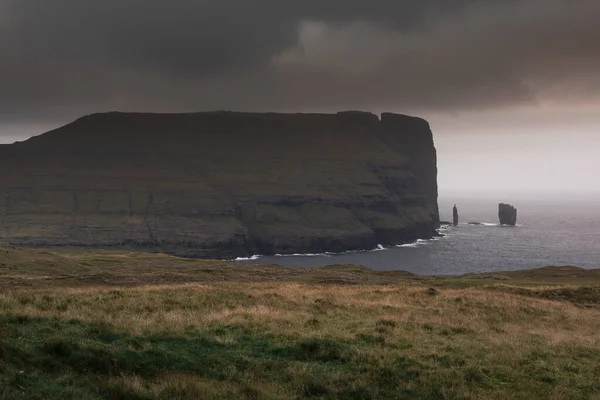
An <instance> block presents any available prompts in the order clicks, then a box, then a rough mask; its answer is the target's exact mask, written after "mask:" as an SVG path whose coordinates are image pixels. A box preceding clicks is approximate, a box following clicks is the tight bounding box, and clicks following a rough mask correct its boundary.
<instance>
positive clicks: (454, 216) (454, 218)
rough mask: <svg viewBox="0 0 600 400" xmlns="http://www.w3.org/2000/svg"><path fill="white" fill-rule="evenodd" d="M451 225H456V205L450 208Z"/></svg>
mask: <svg viewBox="0 0 600 400" xmlns="http://www.w3.org/2000/svg"><path fill="white" fill-rule="evenodd" d="M452 225H454V226H457V225H458V208H456V204H455V205H454V207H453V208H452Z"/></svg>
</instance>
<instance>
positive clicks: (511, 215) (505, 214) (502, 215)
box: [498, 203, 517, 226]
mask: <svg viewBox="0 0 600 400" xmlns="http://www.w3.org/2000/svg"><path fill="white" fill-rule="evenodd" d="M498 218H499V219H500V225H510V226H515V225H516V224H517V209H516V208H514V207H513V206H511V205H510V204H504V203H500V204H499V205H498Z"/></svg>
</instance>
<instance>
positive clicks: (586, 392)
mask: <svg viewBox="0 0 600 400" xmlns="http://www.w3.org/2000/svg"><path fill="white" fill-rule="evenodd" d="M3 254H4V256H5V259H4V260H1V259H0V261H2V262H3V263H4V264H6V265H7V266H9V267H11V268H12V269H9V270H8V271H4V273H3V274H0V398H2V399H84V400H85V399H302V398H314V399H598V398H600V396H598V394H599V393H600V334H599V332H600V308H599V306H600V289H599V286H598V285H597V282H596V281H595V280H594V279H595V276H596V275H595V274H596V273H597V271H596V272H594V271H581V270H575V269H568V268H562V269H561V268H555V269H546V270H537V271H525V272H518V273H507V275H508V276H507V277H506V278H510V279H509V280H502V281H497V280H495V279H487V278H486V277H485V276H468V277H463V278H435V279H434V278H426V277H417V276H413V275H412V274H407V273H392V274H385V273H374V272H372V271H368V270H365V269H362V268H356V267H332V268H326V269H321V270H310V271H304V272H300V271H290V270H287V269H282V268H277V267H273V266H261V267H239V266H234V265H229V264H227V263H218V262H214V263H211V262H201V261H187V260H179V259H174V258H167V257H164V256H151V255H133V254H121V253H101V254H100V255H99V254H96V253H89V254H79V255H77V254H72V255H69V257H68V258H65V259H58V258H56V255H54V254H51V253H44V252H41V253H35V252H31V253H30V252H28V251H23V250H16V249H15V250H14V252H13V250H11V251H10V252H8V251H7V252H6V253H3ZM19 257H20V258H19ZM62 261H64V262H62ZM11 263H12V264H11ZM240 268H241V269H240ZM532 277H535V280H533V281H532V280H531V278H532ZM482 278H483V279H482ZM186 281H187V282H189V283H186ZM119 282H120V284H119ZM561 282H567V284H565V283H561Z"/></svg>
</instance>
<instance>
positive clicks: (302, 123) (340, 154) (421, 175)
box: [0, 112, 439, 257]
mask: <svg viewBox="0 0 600 400" xmlns="http://www.w3.org/2000/svg"><path fill="white" fill-rule="evenodd" d="M436 177H437V167H436V152H435V148H434V145H433V138H432V134H431V131H430V129H429V125H428V124H427V122H426V121H424V120H422V119H418V118H413V117H407V116H402V115H395V114H383V115H382V117H381V119H379V118H378V117H377V116H375V115H373V114H369V113H361V112H345V113H338V114H246V113H231V112H214V113H195V114H129V113H107V114H95V115H90V116H86V117H83V118H81V119H79V120H77V121H75V122H73V123H71V124H69V125H66V126H64V127H62V128H59V129H56V130H54V131H51V132H48V133H46V134H43V135H41V136H38V137H34V138H32V139H29V140H27V141H25V142H22V143H16V144H13V145H5V146H0V241H5V242H9V243H12V244H16V245H26V246H94V247H109V246H113V247H142V248H147V249H153V250H157V251H164V252H168V253H173V254H178V255H185V256H197V257H233V256H239V255H250V254H257V253H260V254H274V253H297V252H324V251H332V252H339V251H345V250H355V249H368V248H373V247H375V246H376V245H377V244H396V243H403V242H406V241H410V240H414V239H417V238H429V237H431V236H432V235H433V234H434V232H435V228H436V227H437V224H438V222H439V217H438V209H437V182H436Z"/></svg>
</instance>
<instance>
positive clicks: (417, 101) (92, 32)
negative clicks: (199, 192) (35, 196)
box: [0, 0, 600, 196]
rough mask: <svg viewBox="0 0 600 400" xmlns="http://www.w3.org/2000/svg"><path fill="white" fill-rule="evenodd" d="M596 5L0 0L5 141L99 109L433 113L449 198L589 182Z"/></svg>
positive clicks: (503, 0) (579, 1)
mask: <svg viewBox="0 0 600 400" xmlns="http://www.w3.org/2000/svg"><path fill="white" fill-rule="evenodd" d="M598 21H600V1H598V0H452V1H448V0H371V1H364V0H345V1H341V0H303V1H295V0H253V1H248V0H169V1H166V0H163V1H159V0H128V1H122V0H86V1H81V0H53V1H48V0H0V143H10V142H13V141H15V140H22V139H24V138H26V137H29V136H32V135H36V134H40V133H42V132H44V131H47V130H50V129H52V128H55V127H57V126H60V125H63V124H65V123H68V122H70V121H72V120H73V119H75V118H78V117H80V116H81V115H84V114H89V113H93V112H104V111H112V110H119V111H153V112H187V111H205V110H221V109H227V110H238V111H282V112H333V111H339V110H348V109H361V110H366V111H373V112H377V113H380V112H384V111H391V112H398V113H405V114H411V115H417V116H421V117H424V118H426V119H427V120H428V121H429V122H430V123H431V126H432V129H433V131H434V135H435V141H436V146H437V148H438V153H439V165H438V166H439V171H440V172H439V186H440V192H441V193H442V194H456V193H488V194H489V193H492V194H495V193H498V194H502V193H513V192H515V193H516V192H526V193H533V194H535V193H539V194H540V195H544V193H553V192H562V193H563V194H570V193H572V194H573V196H585V195H586V194H587V193H592V192H600V181H599V180H597V179H596V171H599V170H600V157H598V155H597V153H598V149H600V139H598V133H599V132H598V131H599V127H600V112H598V111H599V110H600V47H599V46H598V43H600V28H599V27H598Z"/></svg>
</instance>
